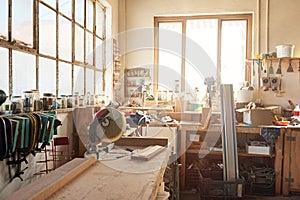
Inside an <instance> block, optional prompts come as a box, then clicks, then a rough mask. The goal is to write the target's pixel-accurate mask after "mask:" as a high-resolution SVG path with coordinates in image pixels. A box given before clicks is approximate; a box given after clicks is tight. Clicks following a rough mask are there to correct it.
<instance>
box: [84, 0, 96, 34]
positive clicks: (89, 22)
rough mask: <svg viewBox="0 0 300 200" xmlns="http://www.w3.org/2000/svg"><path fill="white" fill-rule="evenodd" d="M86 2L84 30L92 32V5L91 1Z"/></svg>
mask: <svg viewBox="0 0 300 200" xmlns="http://www.w3.org/2000/svg"><path fill="white" fill-rule="evenodd" d="M86 2H87V4H86V28H88V29H89V30H90V31H93V17H94V9H93V8H94V3H93V2H92V1H91V0H87V1H86Z"/></svg>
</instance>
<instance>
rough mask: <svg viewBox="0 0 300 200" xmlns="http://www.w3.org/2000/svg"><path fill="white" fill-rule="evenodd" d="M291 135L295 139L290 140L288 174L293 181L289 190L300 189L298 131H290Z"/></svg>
mask: <svg viewBox="0 0 300 200" xmlns="http://www.w3.org/2000/svg"><path fill="white" fill-rule="evenodd" d="M291 136H292V137H295V141H291V157H290V158H291V162H290V165H291V166H290V170H291V171H290V174H291V178H292V179H293V182H291V185H290V191H293V192H299V191H300V132H296V131H292V133H291Z"/></svg>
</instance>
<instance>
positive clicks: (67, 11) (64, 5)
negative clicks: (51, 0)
mask: <svg viewBox="0 0 300 200" xmlns="http://www.w3.org/2000/svg"><path fill="white" fill-rule="evenodd" d="M58 7H59V12H61V13H63V14H64V15H66V16H67V17H69V18H70V19H72V1H70V0H59V1H58Z"/></svg>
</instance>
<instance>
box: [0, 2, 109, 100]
mask: <svg viewBox="0 0 300 200" xmlns="http://www.w3.org/2000/svg"><path fill="white" fill-rule="evenodd" d="M70 1H71V2H72V4H71V7H72V16H71V18H70V17H68V16H66V15H65V14H64V13H62V12H60V10H59V2H58V0H56V7H55V8H54V7H52V6H51V5H49V4H48V3H46V2H44V1H43V0H32V2H33V13H32V15H33V27H32V30H33V45H32V47H28V46H25V45H21V44H16V43H15V42H14V41H12V37H11V36H12V33H11V31H12V14H13V13H11V10H12V6H13V5H12V2H13V1H12V0H8V5H9V6H8V8H7V9H8V39H7V40H4V39H1V38H0V47H3V48H6V49H8V51H9V54H8V57H9V58H8V60H9V64H8V68H9V72H8V76H9V77H8V80H9V94H8V95H9V96H11V95H12V94H13V93H14V91H13V90H14V86H13V71H12V63H13V58H12V52H13V51H20V52H23V53H28V54H32V55H34V56H35V58H36V62H35V69H36V74H35V77H36V80H35V82H36V89H39V88H40V87H39V69H40V66H39V58H46V59H50V60H54V61H56V75H55V76H56V77H55V79H56V86H55V87H56V94H55V95H56V96H59V95H62V94H60V91H59V81H60V78H59V63H62V62H63V63H66V64H71V66H72V85H71V87H72V88H71V91H72V94H73V93H74V87H75V81H74V66H80V67H82V68H83V69H84V83H83V85H84V94H86V88H87V85H86V69H87V68H89V69H92V70H93V71H94V81H93V82H94V85H93V88H94V89H93V90H94V94H96V92H97V91H96V84H97V81H96V72H98V73H101V74H102V79H103V80H105V77H104V75H105V71H106V70H107V69H106V68H107V67H106V66H105V63H108V62H106V60H105V59H106V56H105V57H104V58H103V63H102V66H103V67H101V68H97V67H96V58H95V57H96V52H95V48H96V38H98V39H100V40H101V41H102V42H105V41H106V38H108V36H107V32H106V27H107V23H106V22H107V19H106V12H107V7H106V6H105V5H104V4H103V3H102V2H101V1H100V0H82V1H84V3H83V5H84V7H83V8H81V9H83V12H84V19H83V21H84V24H81V23H79V22H77V21H76V17H75V7H76V6H75V4H76V2H77V1H78V0H77V1H76V0H70ZM88 2H92V5H93V10H94V11H95V10H96V6H97V7H99V8H100V9H102V10H103V12H104V18H103V21H102V22H101V26H102V27H103V34H102V35H97V33H96V23H98V21H96V13H95V12H93V30H89V29H88V28H87V27H86V20H87V16H86V12H87V11H86V6H85V5H86V4H87V3H88ZM105 3H106V2H105ZM40 5H43V6H45V7H46V8H47V9H50V10H52V11H54V12H55V15H56V18H55V19H56V22H55V26H56V44H55V47H56V53H55V55H48V54H45V53H41V52H39V43H40V38H39V25H40V22H39V6H40ZM59 18H64V20H68V21H70V22H71V31H72V32H71V37H72V38H71V39H72V41H71V47H70V49H71V54H72V55H70V56H71V59H70V60H65V59H62V58H60V55H59V28H60V27H59ZM75 26H78V27H80V28H81V29H82V30H83V32H84V36H83V38H82V40H83V41H84V47H83V54H84V60H83V61H78V60H76V58H75V42H76V41H75V34H76V33H75ZM87 32H89V33H90V34H91V37H92V39H93V41H92V48H93V53H92V61H91V62H90V63H87V60H86V59H87V55H86V48H87V45H86V33H87ZM102 49H103V52H104V54H105V55H106V53H105V51H106V49H105V46H104V47H102ZM30 89H35V88H30ZM101 89H102V91H105V85H104V84H102V85H101ZM40 92H41V91H40Z"/></svg>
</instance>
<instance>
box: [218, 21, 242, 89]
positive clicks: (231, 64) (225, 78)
mask: <svg viewBox="0 0 300 200" xmlns="http://www.w3.org/2000/svg"><path fill="white" fill-rule="evenodd" d="M246 37H247V22H246V21H245V20H237V21H223V22H222V55H221V61H222V63H221V81H222V83H227V84H233V88H234V90H238V89H239V83H241V82H243V81H245V70H244V69H245V67H244V66H245V59H246ZM232 77H235V78H234V79H233V78H232Z"/></svg>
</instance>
